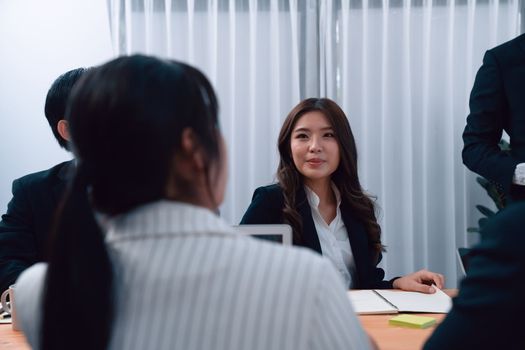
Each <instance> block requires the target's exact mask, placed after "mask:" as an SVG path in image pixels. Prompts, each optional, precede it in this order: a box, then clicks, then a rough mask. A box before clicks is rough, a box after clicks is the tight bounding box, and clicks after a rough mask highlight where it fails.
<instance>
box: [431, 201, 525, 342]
mask: <svg viewBox="0 0 525 350" xmlns="http://www.w3.org/2000/svg"><path fill="white" fill-rule="evenodd" d="M509 209H510V208H509ZM524 212H525V203H522V204H521V207H518V208H516V207H514V208H513V209H512V210H510V211H507V212H506V213H504V214H503V213H500V214H503V215H501V216H500V214H498V215H497V216H496V217H495V218H494V219H492V220H491V221H490V222H489V223H488V224H487V226H486V228H485V231H484V232H483V233H482V234H483V235H482V242H481V244H480V245H478V246H477V247H475V248H474V249H473V250H472V257H471V260H470V264H469V270H468V274H467V277H466V278H465V279H464V280H463V281H462V283H461V286H460V291H459V294H458V296H457V298H455V299H454V302H453V308H452V310H451V311H450V312H449V314H448V315H447V317H446V319H445V320H444V321H443V322H442V323H441V325H440V326H439V327H438V328H437V329H436V331H435V332H434V333H433V334H432V336H431V338H430V339H429V340H428V342H427V344H426V345H425V349H427V350H429V349H525V337H523V327H522V326H523V315H524V314H525V302H524V299H523V290H524V287H525V258H524V257H523V247H524V246H525V236H524V235H523V233H524V232H523V226H524V225H525V219H524V217H523V213H524Z"/></svg>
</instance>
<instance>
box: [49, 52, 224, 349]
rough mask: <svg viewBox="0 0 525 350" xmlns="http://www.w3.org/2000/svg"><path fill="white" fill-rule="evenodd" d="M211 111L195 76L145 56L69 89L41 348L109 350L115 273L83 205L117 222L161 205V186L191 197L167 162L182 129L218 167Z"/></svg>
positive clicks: (96, 72) (204, 84) (209, 95)
mask: <svg viewBox="0 0 525 350" xmlns="http://www.w3.org/2000/svg"><path fill="white" fill-rule="evenodd" d="M217 108H218V107H217V100H216V97H215V94H214V92H213V89H212V87H211V85H210V83H209V82H208V80H207V79H206V78H205V77H204V75H203V74H202V73H200V72H199V71H198V70H196V69H195V68H192V67H190V66H188V65H185V64H182V63H177V62H173V61H164V60H160V59H156V58H152V57H146V56H130V57H121V58H117V59H115V60H113V61H110V62H108V63H106V64H104V65H103V66H101V67H98V68H95V69H93V70H92V71H90V72H88V73H86V74H85V76H83V77H82V79H81V80H80V81H79V82H78V85H76V86H75V88H74V90H73V92H72V95H71V98H70V101H69V105H68V108H67V112H66V115H67V119H68V121H69V127H70V133H71V137H72V144H73V150H74V152H75V155H76V157H77V162H76V163H77V166H76V173H75V175H74V178H73V180H72V182H71V184H70V188H69V190H68V194H67V195H66V197H65V199H64V200H63V202H62V203H61V206H60V208H59V210H58V212H57V221H56V224H55V226H56V227H55V233H54V236H53V237H52V240H51V245H50V251H49V256H48V261H49V266H48V270H47V275H46V283H45V291H44V315H43V320H42V333H41V347H42V348H43V349H53V350H56V349H102V348H105V347H107V345H108V343H109V339H110V335H111V325H112V320H113V300H112V293H111V290H112V283H113V273H112V267H111V263H110V258H109V255H108V251H107V249H106V245H105V243H104V238H103V234H102V232H101V229H100V227H99V226H98V224H97V223H96V221H95V218H94V216H93V212H92V211H91V206H93V207H94V208H95V209H96V210H97V211H100V212H102V213H105V214H107V215H117V214H121V213H125V212H127V211H129V210H131V209H133V208H134V207H137V206H139V205H142V204H146V203H149V202H152V201H155V200H159V199H163V198H167V197H168V193H167V187H168V185H170V186H172V185H175V186H178V187H179V189H180V191H183V192H184V191H186V192H192V188H191V187H192V186H191V185H192V183H188V181H187V179H188V178H190V179H191V177H188V176H179V175H180V174H178V168H177V166H176V164H175V163H176V162H175V156H176V155H178V154H179V153H180V152H179V150H180V149H181V147H182V145H181V142H182V141H181V140H182V135H183V134H184V133H185V130H188V129H189V130H191V135H192V137H193V138H194V139H195V140H194V141H195V142H194V143H193V144H194V145H196V147H198V148H199V152H200V154H201V155H202V154H203V155H204V156H205V158H206V159H205V163H206V164H210V163H212V164H213V163H214V161H215V162H216V161H219V157H220V151H219V142H220V141H219V140H220V136H219V132H218V120H217ZM186 152H187V150H186ZM207 166H208V165H206V166H205V168H204V173H205V176H206V178H207V180H208V181H207V185H208V193H210V187H209V186H210V181H209V177H210V176H209V173H208V168H207ZM185 181H186V182H185ZM190 182H191V181H190ZM180 191H179V192H178V193H181V192H180ZM88 192H89V196H88ZM183 195H184V193H183ZM188 196H191V193H189V194H188ZM88 197H89V198H88ZM169 199H176V198H171V197H170V198H169ZM217 204H218V203H217Z"/></svg>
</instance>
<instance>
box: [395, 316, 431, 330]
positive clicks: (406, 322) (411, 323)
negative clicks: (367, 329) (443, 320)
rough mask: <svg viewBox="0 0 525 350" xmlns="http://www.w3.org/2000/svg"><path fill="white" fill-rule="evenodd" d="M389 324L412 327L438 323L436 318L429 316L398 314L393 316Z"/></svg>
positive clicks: (424, 326)
mask: <svg viewBox="0 0 525 350" xmlns="http://www.w3.org/2000/svg"><path fill="white" fill-rule="evenodd" d="M388 323H389V324H391V325H393V326H401V327H410V328H428V327H430V326H432V325H434V324H435V323H436V319H435V318H433V317H428V316H416V315H407V314H403V315H398V316H396V317H392V318H391V319H390V320H389V321H388Z"/></svg>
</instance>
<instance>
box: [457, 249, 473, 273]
mask: <svg viewBox="0 0 525 350" xmlns="http://www.w3.org/2000/svg"><path fill="white" fill-rule="evenodd" d="M469 252H470V249H468V248H458V249H456V258H457V265H458V270H459V277H460V278H464V277H465V276H466V275H467V269H468V259H469Z"/></svg>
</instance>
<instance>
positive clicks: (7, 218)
mask: <svg viewBox="0 0 525 350" xmlns="http://www.w3.org/2000/svg"><path fill="white" fill-rule="evenodd" d="M26 191H27V189H26V188H25V186H24V183H23V182H22V181H20V180H16V181H14V182H13V187H12V192H13V198H12V199H11V201H10V202H9V204H8V205H7V212H6V214H4V215H2V221H0V291H3V290H6V289H7V288H8V287H9V285H11V284H13V283H15V281H16V279H17V277H18V276H19V275H20V274H21V273H22V271H24V270H25V269H26V268H28V267H29V266H31V265H32V264H33V263H34V262H35V261H36V260H37V247H36V242H35V236H34V229H33V227H34V225H33V222H32V218H33V215H32V209H31V204H30V202H29V200H28V196H27V194H26Z"/></svg>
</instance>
